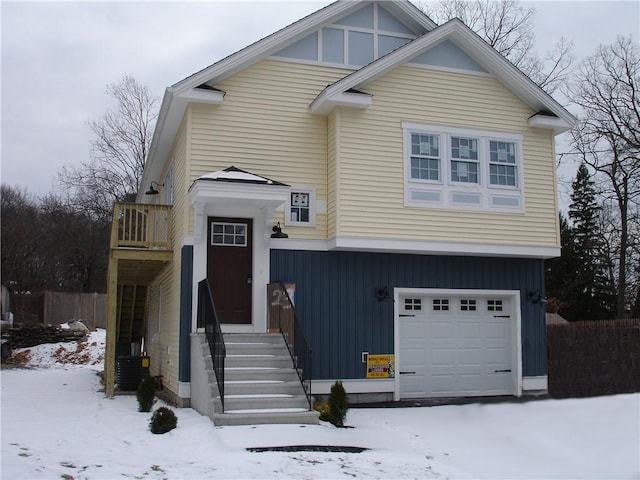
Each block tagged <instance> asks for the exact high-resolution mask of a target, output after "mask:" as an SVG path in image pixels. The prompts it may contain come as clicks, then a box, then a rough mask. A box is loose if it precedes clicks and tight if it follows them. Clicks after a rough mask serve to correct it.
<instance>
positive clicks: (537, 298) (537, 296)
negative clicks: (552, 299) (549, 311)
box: [528, 290, 547, 303]
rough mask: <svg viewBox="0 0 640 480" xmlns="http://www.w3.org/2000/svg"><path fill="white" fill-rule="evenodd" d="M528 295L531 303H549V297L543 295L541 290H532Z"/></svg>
mask: <svg viewBox="0 0 640 480" xmlns="http://www.w3.org/2000/svg"><path fill="white" fill-rule="evenodd" d="M528 297H529V301H530V302H531V303H547V299H546V298H545V297H543V296H542V293H540V290H531V291H530V292H529V293H528Z"/></svg>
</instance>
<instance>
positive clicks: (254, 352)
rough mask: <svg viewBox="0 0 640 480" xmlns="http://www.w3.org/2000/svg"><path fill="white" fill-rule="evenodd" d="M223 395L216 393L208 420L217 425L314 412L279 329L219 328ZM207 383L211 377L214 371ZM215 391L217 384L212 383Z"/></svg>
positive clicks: (309, 417)
mask: <svg viewBox="0 0 640 480" xmlns="http://www.w3.org/2000/svg"><path fill="white" fill-rule="evenodd" d="M224 342H225V346H226V350H227V356H226V359H225V372H224V375H225V399H224V413H222V402H221V400H220V397H219V396H217V395H215V396H214V398H213V399H212V402H213V412H214V413H213V421H214V423H215V424H216V425H257V424H311V425H317V424H318V423H319V422H318V415H319V414H318V412H316V411H315V410H309V403H308V401H307V397H306V395H305V393H304V389H303V388H302V385H301V384H300V380H299V378H298V374H297V372H296V371H295V369H294V368H293V362H292V360H291V356H290V354H289V350H288V349H287V346H286V344H285V342H284V339H283V338H282V335H281V334H279V333H277V334H275V333H273V334H268V333H265V334H256V333H228V334H224ZM208 375H209V384H210V385H212V386H214V385H215V383H216V379H215V374H214V373H213V371H210V372H208ZM211 390H212V391H213V392H217V388H212V389H211Z"/></svg>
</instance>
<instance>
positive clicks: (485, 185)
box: [402, 122, 524, 213]
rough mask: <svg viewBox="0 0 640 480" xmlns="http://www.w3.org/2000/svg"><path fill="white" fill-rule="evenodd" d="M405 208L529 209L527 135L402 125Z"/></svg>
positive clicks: (506, 210) (509, 210) (414, 124)
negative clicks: (526, 204)
mask: <svg viewBox="0 0 640 480" xmlns="http://www.w3.org/2000/svg"><path fill="white" fill-rule="evenodd" d="M402 127H403V132H404V171H405V175H404V181H405V205H406V206H408V207H439V208H442V207H445V208H454V209H472V210H488V211H496V212H515V213H520V212H523V211H524V188H523V182H524V180H523V165H522V162H523V158H522V136H521V135H514V134H510V133H504V132H490V131H483V130H475V129H461V128H454V127H444V126H437V125H422V124H416V123H410V122H403V124H402Z"/></svg>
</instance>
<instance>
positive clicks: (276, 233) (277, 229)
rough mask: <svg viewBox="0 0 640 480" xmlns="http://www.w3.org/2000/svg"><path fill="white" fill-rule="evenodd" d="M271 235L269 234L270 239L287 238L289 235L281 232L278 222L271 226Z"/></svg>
mask: <svg viewBox="0 0 640 480" xmlns="http://www.w3.org/2000/svg"><path fill="white" fill-rule="evenodd" d="M272 230H273V233H272V234H271V238H289V235H287V234H286V233H284V232H283V231H282V227H281V226H280V222H278V224H277V225H274V226H273V229H272Z"/></svg>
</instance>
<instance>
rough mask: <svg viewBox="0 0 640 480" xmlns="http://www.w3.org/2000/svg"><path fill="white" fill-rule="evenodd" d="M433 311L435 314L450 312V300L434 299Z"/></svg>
mask: <svg viewBox="0 0 640 480" xmlns="http://www.w3.org/2000/svg"><path fill="white" fill-rule="evenodd" d="M433 311H434V312H448V311H449V300H448V299H446V298H434V299H433Z"/></svg>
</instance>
